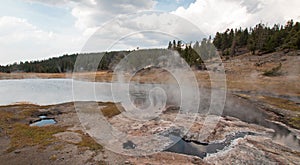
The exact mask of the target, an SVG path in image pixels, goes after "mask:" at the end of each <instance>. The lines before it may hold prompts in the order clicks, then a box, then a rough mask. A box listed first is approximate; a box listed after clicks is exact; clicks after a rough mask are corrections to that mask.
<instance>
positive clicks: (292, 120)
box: [289, 115, 300, 129]
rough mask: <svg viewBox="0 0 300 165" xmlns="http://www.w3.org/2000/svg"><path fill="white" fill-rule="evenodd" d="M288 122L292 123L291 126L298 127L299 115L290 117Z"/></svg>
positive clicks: (299, 126) (299, 123)
mask: <svg viewBox="0 0 300 165" xmlns="http://www.w3.org/2000/svg"><path fill="white" fill-rule="evenodd" d="M289 124H290V125H292V126H293V127H295V128H297V129H300V115H298V116H296V117H292V118H291V119H290V120H289Z"/></svg>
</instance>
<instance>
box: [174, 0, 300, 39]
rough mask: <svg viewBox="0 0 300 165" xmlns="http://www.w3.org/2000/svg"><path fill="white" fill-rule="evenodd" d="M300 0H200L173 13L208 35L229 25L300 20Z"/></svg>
mask: <svg viewBox="0 0 300 165" xmlns="http://www.w3.org/2000/svg"><path fill="white" fill-rule="evenodd" d="M299 8H300V1H299V0H289V1H286V0H253V1H248V0H197V1H196V2H195V3H192V4H191V5H190V6H189V7H188V8H186V9H184V8H182V7H179V8H178V9H177V10H176V11H174V12H173V13H174V14H176V15H178V16H181V17H183V18H186V19H188V20H190V21H192V22H193V23H195V24H196V25H197V26H198V27H199V28H200V29H201V30H202V31H204V32H205V33H207V34H213V35H214V34H215V33H216V32H217V31H225V30H226V29H227V28H238V27H240V26H241V27H251V26H254V25H256V24H257V23H259V22H263V23H268V24H269V25H273V24H275V23H280V24H284V23H285V22H286V21H287V20H289V19H295V20H299V18H300V14H299Z"/></svg>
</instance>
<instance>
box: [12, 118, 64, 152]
mask: <svg viewBox="0 0 300 165" xmlns="http://www.w3.org/2000/svg"><path fill="white" fill-rule="evenodd" d="M63 131H65V128H63V127H59V126H44V127H30V126H29V125H26V124H20V123H16V124H13V126H12V129H11V130H8V134H9V136H10V138H11V143H10V148H9V149H8V151H13V150H15V149H18V148H23V147H27V146H35V145H39V146H40V147H43V146H47V145H49V144H50V143H52V142H54V141H55V140H56V138H55V137H54V136H53V135H54V134H56V133H59V132H63Z"/></svg>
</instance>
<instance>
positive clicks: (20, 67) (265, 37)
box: [0, 20, 300, 73]
mask: <svg viewBox="0 0 300 165" xmlns="http://www.w3.org/2000/svg"><path fill="white" fill-rule="evenodd" d="M192 45H193V46H192ZM167 48H168V49H170V50H175V51H178V52H179V54H180V55H181V57H182V58H183V59H185V61H186V62H187V63H188V64H189V65H190V66H193V67H194V68H197V69H205V66H204V65H203V60H207V59H211V58H213V57H216V56H217V55H218V54H217V53H216V52H217V50H218V51H219V52H221V55H222V56H236V55H241V54H245V53H248V52H252V54H259V55H261V54H266V53H271V52H275V51H281V50H283V51H284V52H288V51H290V50H299V49H300V23H299V22H296V23H294V22H293V20H290V21H288V22H287V23H286V25H285V26H282V25H279V24H275V25H274V26H273V27H268V26H266V25H264V24H262V23H260V24H258V25H256V26H255V27H254V28H249V29H248V28H245V29H242V28H240V29H227V30H226V31H225V32H224V33H220V32H217V33H216V35H215V38H214V39H211V37H209V38H208V39H206V38H204V39H203V40H202V41H201V42H199V41H196V42H195V43H194V44H193V43H192V42H191V43H189V44H182V41H180V40H179V41H177V42H176V41H175V40H173V42H171V41H170V42H169V45H168V47H167ZM130 52H131V51H114V52H104V53H87V54H80V55H84V56H86V57H87V58H85V59H84V64H83V66H85V67H87V68H83V69H84V70H85V71H91V70H92V69H93V68H94V66H93V65H96V66H98V70H112V69H113V67H114V66H115V65H116V64H117V63H118V62H119V61H120V60H121V59H122V58H124V57H125V56H126V55H128V54H129V53H130ZM78 55H79V54H72V55H64V56H61V57H55V58H50V59H47V60H42V61H31V62H28V61H26V62H21V63H20V64H17V63H15V64H12V65H7V66H0V72H6V73H11V72H36V73H63V72H72V71H73V70H74V64H75V62H76V59H77V57H78ZM199 55H200V56H201V58H200V57H199ZM99 56H103V58H102V60H101V62H100V64H99V65H98V63H97V64H96V63H95V62H96V60H95V59H97V58H96V57H99ZM226 58H228V57H226ZM76 70H78V68H76ZM78 71H80V69H79V70H78Z"/></svg>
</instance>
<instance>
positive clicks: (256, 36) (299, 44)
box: [213, 20, 300, 56]
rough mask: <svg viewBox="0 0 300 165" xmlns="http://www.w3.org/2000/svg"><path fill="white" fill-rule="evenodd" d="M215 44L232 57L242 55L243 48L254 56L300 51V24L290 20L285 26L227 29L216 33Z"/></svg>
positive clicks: (263, 25) (261, 25) (261, 24)
mask: <svg viewBox="0 0 300 165" xmlns="http://www.w3.org/2000/svg"><path fill="white" fill-rule="evenodd" d="M213 44H214V45H215V46H216V48H217V49H218V50H220V51H221V52H222V55H232V56H233V55H238V54H240V53H241V52H240V50H241V49H243V48H244V50H247V51H251V52H252V54H257V53H259V54H264V53H271V52H274V51H279V50H297V49H300V23H299V22H296V23H294V21H293V20H290V21H288V22H287V23H286V25H285V26H283V25H279V24H275V25H274V26H273V27H268V26H266V25H265V24H263V23H259V24H257V25H256V26H255V27H254V28H249V29H248V28H245V29H242V28H239V29H227V30H226V31H225V32H223V33H220V32H217V33H216V35H215V38H214V40H213Z"/></svg>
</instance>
